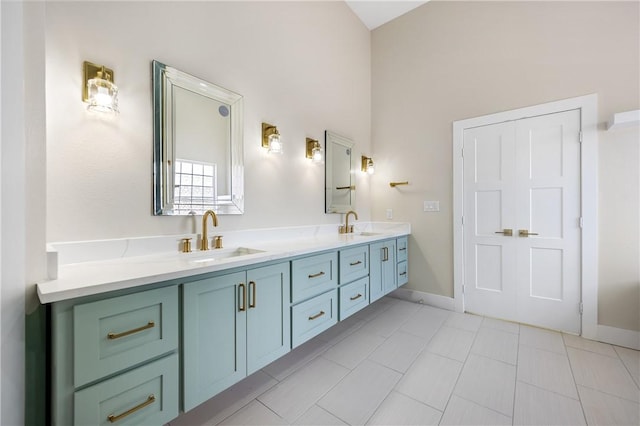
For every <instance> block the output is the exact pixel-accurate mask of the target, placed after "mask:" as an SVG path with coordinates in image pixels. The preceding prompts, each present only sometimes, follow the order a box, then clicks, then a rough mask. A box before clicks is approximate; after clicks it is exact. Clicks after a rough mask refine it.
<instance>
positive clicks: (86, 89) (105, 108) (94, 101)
mask: <svg viewBox="0 0 640 426" xmlns="http://www.w3.org/2000/svg"><path fill="white" fill-rule="evenodd" d="M82 69H83V73H82V74H83V78H82V81H83V86H82V100H83V101H84V102H86V103H88V104H89V105H88V106H87V110H89V111H97V112H104V113H109V114H116V113H118V112H119V110H118V86H116V85H115V84H114V83H113V70H112V69H110V68H106V67H105V66H104V65H96V64H92V63H91V62H87V61H84V63H83V65H82Z"/></svg>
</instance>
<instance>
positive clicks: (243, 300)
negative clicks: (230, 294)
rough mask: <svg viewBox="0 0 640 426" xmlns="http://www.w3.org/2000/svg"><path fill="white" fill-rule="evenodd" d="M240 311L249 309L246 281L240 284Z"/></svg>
mask: <svg viewBox="0 0 640 426" xmlns="http://www.w3.org/2000/svg"><path fill="white" fill-rule="evenodd" d="M238 291H239V292H240V294H239V295H238V311H240V312H244V311H246V310H247V287H246V286H245V285H244V283H240V284H238Z"/></svg>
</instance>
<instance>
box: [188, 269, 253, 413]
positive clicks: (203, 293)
mask: <svg viewBox="0 0 640 426" xmlns="http://www.w3.org/2000/svg"><path fill="white" fill-rule="evenodd" d="M245 278H246V274H245V273H244V272H239V273H235V274H229V275H223V276H219V277H214V278H209V279H205V280H201V281H194V282H189V283H186V284H184V285H183V286H182V288H183V298H182V312H183V322H182V327H183V329H182V333H183V390H184V411H188V410H190V409H192V408H194V407H195V406H197V405H199V404H200V403H202V402H204V401H206V400H208V399H209V398H211V397H213V396H214V395H216V394H217V393H219V392H221V391H223V390H224V389H226V388H228V387H229V386H231V385H233V384H234V383H236V382H238V381H240V380H242V379H243V378H244V377H245V376H246V372H247V359H246V354H247V351H246V330H247V322H246V320H247V315H246V309H247V308H248V305H247V291H248V288H247V282H246V279H245Z"/></svg>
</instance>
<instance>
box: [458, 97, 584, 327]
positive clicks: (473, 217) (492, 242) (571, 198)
mask: <svg viewBox="0 0 640 426" xmlns="http://www.w3.org/2000/svg"><path fill="white" fill-rule="evenodd" d="M579 131H580V112H579V110H574V111H566V112H561V113H557V114H549V115H543V116H539V117H532V118H526V119H521V120H516V121H511V122H505V123H497V124H492V125H488V126H482V127H478V128H471V129H465V131H464V145H463V147H464V154H463V157H464V219H465V223H464V245H465V248H464V250H465V251H464V255H465V269H464V273H465V286H464V291H465V310H467V311H469V312H474V313H478V314H483V315H487V316H493V317H499V318H504V319H508V320H514V321H519V322H523V323H528V324H534V325H538V326H543V327H548V328H553V329H558V330H563V331H569V332H573V333H579V332H580V315H579V310H578V307H579V301H580V238H581V231H580V227H579V217H580V143H579ZM504 229H513V236H506V235H505V234H503V233H502V234H499V233H497V232H500V231H503V230H504Z"/></svg>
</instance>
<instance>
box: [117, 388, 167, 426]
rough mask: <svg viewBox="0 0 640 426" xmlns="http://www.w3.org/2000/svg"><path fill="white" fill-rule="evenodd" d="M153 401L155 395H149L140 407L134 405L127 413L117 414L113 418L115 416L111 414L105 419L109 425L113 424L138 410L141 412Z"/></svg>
mask: <svg viewBox="0 0 640 426" xmlns="http://www.w3.org/2000/svg"><path fill="white" fill-rule="evenodd" d="M155 401H156V397H155V395H153V394H151V395H149V397H148V398H147V400H146V401H145V402H143V403H142V404H140V405H136V406H135V407H133V408H131V409H129V410H127V411H125V412H124V413H122V414H118V415H117V416H115V415H113V414H111V415H109V417H107V419H108V420H109V421H110V422H111V423H115V422H117V421H118V420H122V419H124V418H125V417H127V416H129V415H131V414H133V413H135V412H136V411H138V410H142V409H143V408H144V407H146V406H147V405H151V404H153V403H154V402H155Z"/></svg>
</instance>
